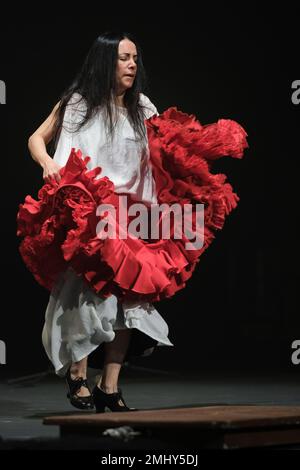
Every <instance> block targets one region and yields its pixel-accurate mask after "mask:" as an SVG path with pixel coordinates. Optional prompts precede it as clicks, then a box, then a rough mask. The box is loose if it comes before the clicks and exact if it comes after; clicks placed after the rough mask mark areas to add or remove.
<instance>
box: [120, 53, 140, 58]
mask: <svg viewBox="0 0 300 470" xmlns="http://www.w3.org/2000/svg"><path fill="white" fill-rule="evenodd" d="M119 55H130V53H129V52H120V53H119ZM137 56H138V55H137V54H134V55H133V57H137Z"/></svg>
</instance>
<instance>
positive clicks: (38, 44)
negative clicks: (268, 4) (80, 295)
mask: <svg viewBox="0 0 300 470" xmlns="http://www.w3.org/2000/svg"><path fill="white" fill-rule="evenodd" d="M204 5H205V4H204V3H201V2H200V3H199V4H198V7H199V9H198V11H197V12H196V11H195V8H196V7H193V6H190V7H189V8H177V9H176V8H175V7H174V6H173V7H172V8H170V9H169V14H164V15H163V14H162V13H161V12H160V10H159V8H158V5H157V4H156V5H155V4H151V3H150V4H147V5H144V12H140V13H139V14H137V7H133V6H130V5H129V4H128V5H127V6H126V5H125V6H123V10H120V8H122V7H119V6H117V5H115V6H113V7H112V8H111V10H110V11H108V9H106V10H103V9H99V11H96V10H91V11H78V10H77V9H76V11H74V12H72V11H69V13H68V15H66V16H64V15H63V14H62V13H60V12H54V11H51V13H49V12H48V11H45V12H42V11H39V16H38V17H35V16H32V15H31V14H29V12H25V13H24V14H23V13H21V12H19V13H18V15H16V16H13V15H11V16H9V17H7V18H5V20H4V19H3V28H2V30H1V68H0V79H1V80H4V81H5V83H6V88H7V98H6V101H7V102H6V104H5V105H1V106H0V118H1V127H0V132H1V136H2V138H1V147H2V160H3V162H2V175H1V190H2V205H1V207H2V236H3V241H2V263H1V265H2V273H3V277H2V281H1V285H2V289H1V309H0V311H1V315H0V340H2V341H5V343H6V348H7V364H6V365H1V366H0V372H1V373H3V374H10V373H11V374H16V373H27V372H36V371H40V370H43V369H45V368H46V367H48V365H49V363H48V360H47V358H46V356H45V353H44V351H43V348H42V344H41V337H40V335H41V329H42V326H43V317H44V312H45V308H46V304H47V301H48V295H49V294H48V292H47V291H45V290H44V289H43V288H41V287H40V286H39V285H38V284H37V283H36V282H35V280H34V279H33V277H32V275H31V274H30V273H29V272H28V271H27V269H26V267H25V266H24V264H23V262H22V260H21V258H20V255H19V253H18V244H19V240H17V238H16V235H15V233H16V223H15V218H16V212H17V209H18V204H20V203H21V202H23V200H24V197H25V196H26V195H27V194H31V195H33V196H34V197H35V196H36V194H37V190H38V189H39V187H40V186H41V184H42V172H41V169H40V168H39V167H38V166H37V164H36V163H35V162H34V161H33V160H32V159H31V157H30V155H29V152H28V149H27V139H28V137H29V135H30V134H31V133H32V132H33V131H34V130H35V129H36V127H37V126H38V125H39V124H40V123H41V122H42V121H43V120H44V119H45V117H46V116H47V115H48V114H49V112H50V110H51V109H52V107H53V105H54V104H55V103H56V102H57V100H58V97H59V94H60V93H61V91H62V90H63V89H64V88H65V87H66V86H67V85H68V84H69V82H70V80H71V79H72V78H73V76H74V74H75V72H76V71H77V69H78V67H79V66H80V64H81V63H82V60H83V58H84V56H85V54H86V52H87V50H88V49H89V47H90V45H91V43H92V41H93V40H94V39H95V38H96V37H97V35H98V34H99V33H100V32H103V31H105V30H107V29H121V30H128V31H130V32H132V33H133V34H135V35H136V37H137V38H138V40H139V42H140V44H141V46H142V49H143V58H144V63H145V66H146V70H147V72H148V76H149V87H148V90H147V94H148V95H149V97H150V98H151V100H152V101H153V102H154V103H155V104H156V106H157V108H158V109H159V111H160V112H162V111H163V110H164V109H166V108H168V107H169V106H174V105H175V106H177V107H178V108H179V109H181V110H183V111H185V112H188V113H193V114H195V115H196V116H197V118H198V119H199V120H200V121H201V122H202V123H210V122H215V121H216V120H217V119H219V118H231V119H234V120H237V121H238V122H239V123H240V124H242V125H243V126H244V127H245V129H246V130H247V132H248V135H249V137H248V139H249V145H250V148H249V149H248V150H247V151H246V153H245V157H244V159H242V160H233V159H229V158H228V159H226V158H224V159H223V160H220V161H219V162H218V163H217V164H216V166H215V171H220V172H225V173H226V174H227V175H228V180H229V182H230V183H231V184H232V185H233V187H234V189H235V191H236V192H237V193H238V195H239V196H240V202H239V205H238V208H237V209H236V210H234V211H233V212H232V213H231V215H230V216H229V218H228V219H227V221H226V223H225V226H224V229H223V230H222V231H221V232H220V233H218V234H217V237H216V239H215V240H214V242H213V243H212V245H211V246H210V247H209V249H208V250H207V251H206V252H205V253H204V255H203V256H202V258H201V261H200V263H199V265H198V267H197V269H196V272H195V273H194V275H193V278H192V279H191V280H190V281H189V282H188V284H187V287H186V288H185V289H184V290H182V291H181V292H179V293H178V294H177V295H176V296H175V297H174V298H172V299H170V300H168V301H163V302H161V303H159V304H156V307H157V309H158V310H159V312H160V313H161V314H162V316H163V317H164V318H165V319H166V321H167V322H168V324H169V328H170V339H171V341H172V342H173V343H174V344H175V347H174V348H165V349H164V348H161V349H159V350H158V351H157V352H155V354H154V355H153V356H151V357H149V358H146V359H143V360H138V361H137V363H138V364H141V365H145V366H149V367H160V368H163V369H166V370H167V369H170V368H171V369H175V368H189V369H194V370H198V371H201V370H215V369H222V370H228V371H230V370H237V371H242V370H247V369H248V370H249V369H253V370H258V369H263V370H265V369H266V370H270V369H275V370H283V371H295V370H296V369H297V368H298V369H299V368H300V365H298V366H296V365H293V364H292V362H291V353H292V349H291V343H292V341H293V340H295V339H300V315H299V306H298V305H299V304H298V283H297V273H298V266H297V259H296V256H297V254H298V253H297V232H296V224H297V218H298V209H297V203H298V200H297V183H298V181H297V180H298V177H297V171H296V165H297V159H298V158H299V143H298V132H299V131H298V129H297V124H298V123H299V113H300V105H298V106H297V105H295V104H293V103H292V101H291V94H292V90H291V83H292V81H293V80H296V79H297V78H298V79H299V78H300V77H299V75H297V73H298V72H297V70H296V68H297V61H298V59H297V43H296V37H297V34H296V33H297V14H296V12H295V10H294V7H293V6H290V7H289V6H287V7H286V10H285V11H284V12H283V11H282V10H277V11H276V12H275V11H274V10H273V9H270V10H268V11H262V9H261V8H260V7H259V6H258V5H256V6H253V3H251V4H250V2H249V3H248V4H247V3H246V4H243V7H241V6H240V7H239V8H235V7H233V5H229V6H228V5H227V6H226V7H225V6H223V7H222V8H221V7H220V6H218V5H215V6H211V7H207V5H206V6H205V7H204ZM90 8H92V7H90ZM93 8H94V7H93ZM81 9H82V6H81ZM53 10H54V8H53ZM298 55H299V51H298Z"/></svg>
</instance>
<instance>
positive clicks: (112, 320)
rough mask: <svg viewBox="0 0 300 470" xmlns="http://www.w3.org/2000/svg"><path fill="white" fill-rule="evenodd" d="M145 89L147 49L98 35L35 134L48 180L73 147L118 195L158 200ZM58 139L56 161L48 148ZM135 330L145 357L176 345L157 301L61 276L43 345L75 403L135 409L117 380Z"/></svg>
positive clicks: (34, 151) (120, 37)
mask: <svg viewBox="0 0 300 470" xmlns="http://www.w3.org/2000/svg"><path fill="white" fill-rule="evenodd" d="M143 86H144V70H143V64H142V58H141V53H140V50H139V48H138V46H137V44H136V43H135V41H134V40H133V39H132V37H131V35H129V34H113V33H105V34H102V35H101V36H99V37H98V38H97V39H96V41H95V42H94V44H93V46H92V48H91V49H90V51H89V53H88V55H87V58H86V60H85V63H84V64H83V67H82V69H81V71H80V73H79V75H78V76H77V78H76V79H75V81H74V82H73V84H72V86H71V87H70V88H69V89H68V90H67V91H66V92H65V94H64V95H63V97H62V99H61V101H60V103H58V104H57V105H56V106H55V107H54V109H53V111H52V113H51V114H50V116H49V117H48V118H47V119H46V120H45V122H43V124H42V125H41V126H40V127H39V128H38V129H37V130H36V131H35V132H34V133H33V134H32V135H31V137H30V138H29V150H30V153H31V155H32V157H33V159H34V160H35V161H37V162H38V163H39V165H41V167H42V169H43V178H44V181H45V182H49V181H50V180H51V179H52V178H54V179H56V181H58V182H59V181H60V179H61V175H60V169H61V168H62V167H63V166H64V165H65V164H66V161H67V158H68V156H69V153H70V150H71V148H72V147H77V148H80V149H81V151H82V152H83V154H84V155H89V156H90V157H91V161H90V168H93V167H97V166H100V167H101V168H102V174H101V176H103V175H106V176H108V177H109V179H110V180H111V181H112V182H113V183H114V185H115V192H116V193H122V194H130V195H131V196H132V197H133V198H134V199H136V200H138V201H142V202H145V203H146V204H151V203H152V202H153V203H155V202H156V196H155V186H154V181H153V178H152V174H151V168H150V166H149V165H148V164H147V160H148V146H147V137H146V133H145V126H144V119H147V118H149V117H151V116H152V115H153V114H155V113H157V110H156V108H155V106H154V105H153V104H152V103H151V102H150V100H149V99H148V98H147V97H146V96H145V95H143V94H142V93H141V90H142V89H143ZM58 135H59V138H58V139H57V136H58ZM55 137H56V140H58V142H57V146H56V151H55V154H54V157H53V159H52V158H51V157H50V155H49V154H48V153H47V150H46V145H47V144H48V143H49V142H50V141H51V140H53V139H55ZM150 313H151V314H150ZM133 328H135V332H134V338H133V339H132V341H133V344H132V345H131V350H132V352H134V350H135V349H136V348H135V346H134V344H136V345H137V344H139V345H140V346H139V354H142V355H147V354H149V353H151V352H152V350H153V346H155V345H167V346H172V343H171V342H170V340H169V339H168V326H167V324H166V323H165V321H164V320H163V318H162V317H161V316H160V315H159V313H158V312H157V311H156V310H155V309H154V307H153V306H152V305H151V304H149V303H147V302H145V303H144V304H143V303H139V304H134V303H131V302H125V303H123V304H121V303H120V302H118V300H117V298H116V296H114V295H112V296H110V297H109V298H107V299H101V298H100V297H99V296H97V295H96V294H95V293H94V292H92V290H91V289H89V287H88V286H87V285H86V284H85V283H84V281H83V280H82V279H80V278H78V276H76V274H75V273H74V272H73V271H72V270H68V271H67V272H65V273H63V275H62V277H61V278H60V279H59V281H58V282H57V284H56V285H55V287H54V288H53V290H52V292H51V296H50V301H49V304H48V307H47V311H46V320H45V326H44V330H43V344H44V347H45V349H46V352H47V354H48V357H49V358H50V360H51V361H52V363H53V365H54V367H55V370H56V372H57V373H58V374H59V375H65V374H66V379H67V382H68V385H69V398H70V400H71V403H72V405H74V406H75V407H78V408H85V409H91V408H93V401H94V402H95V405H96V409H97V411H98V412H99V411H103V410H104V406H105V405H107V406H108V407H110V409H111V410H112V411H128V410H129V408H128V407H127V405H126V404H125V402H124V399H123V398H122V393H121V390H120V389H119V388H118V378H119V373H120V369H121V366H122V364H123V362H124V359H125V357H126V352H127V351H128V348H129V345H130V341H131V337H132V329H133ZM98 346H101V348H102V349H103V348H104V349H105V350H104V352H105V355H104V357H103V352H102V361H100V358H101V356H100V355H99V354H98V357H99V362H98V367H99V368H101V366H102V368H103V373H102V376H101V378H100V381H99V383H98V384H97V386H96V387H95V389H94V391H93V396H94V400H93V398H92V395H91V393H90V390H89V388H88V384H87V382H86V374H87V357H88V356H89V354H90V353H91V352H92V351H95V350H96V349H97V348H98ZM143 348H144V350H143ZM98 352H99V351H98ZM96 357H97V356H96ZM100 362H102V364H101V363H100Z"/></svg>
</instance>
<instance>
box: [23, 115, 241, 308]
mask: <svg viewBox="0 0 300 470" xmlns="http://www.w3.org/2000/svg"><path fill="white" fill-rule="evenodd" d="M146 126H147V132H148V142H149V149H150V160H151V165H152V172H153V177H154V180H155V185H156V193H157V200H158V203H159V204H163V203H165V204H167V205H168V206H170V205H172V204H175V203H177V204H180V206H181V207H183V205H184V204H191V207H192V210H191V212H190V214H189V215H188V217H189V219H190V223H191V227H193V229H194V230H197V225H196V204H204V244H203V246H202V247H201V248H199V249H187V245H186V244H187V243H188V242H190V240H189V239H187V237H186V235H185V233H183V231H182V232H181V233H180V234H179V236H178V229H176V230H177V234H176V236H175V232H176V230H175V228H174V225H172V226H171V236H170V238H169V239H163V238H162V237H161V238H159V239H158V240H151V239H143V238H136V237H132V236H130V233H129V234H128V237H127V238H126V239H122V238H120V237H118V236H117V238H110V237H108V238H106V239H101V238H100V237H99V236H97V234H96V227H97V223H98V222H99V216H97V214H96V210H97V207H98V206H99V205H100V204H110V205H113V206H114V207H115V208H116V214H118V211H119V209H120V204H121V202H120V198H119V195H118V194H116V193H115V192H114V185H113V183H112V182H111V181H110V180H109V179H108V178H107V177H103V178H97V177H98V176H99V175H100V174H101V168H94V169H93V170H91V171H88V170H87V168H86V165H87V163H88V161H89V157H85V158H83V157H82V154H81V151H80V150H77V151H75V149H72V151H71V154H70V156H69V159H68V161H67V164H66V165H65V167H64V168H62V169H61V170H60V173H61V176H62V178H61V181H60V182H59V183H57V182H56V181H54V180H53V181H52V182H51V183H47V184H45V185H44V186H43V187H42V188H41V190H40V191H39V193H38V200H35V199H33V198H32V197H31V196H27V197H26V198H25V202H24V204H22V205H20V208H19V212H18V217H17V219H18V232H17V234H18V235H19V236H21V237H24V238H23V240H22V242H21V244H20V252H21V255H22V257H23V260H24V262H25V263H26V265H27V267H28V268H29V270H30V271H31V272H32V273H33V275H34V277H35V278H36V280H37V281H38V282H39V283H40V284H41V285H42V286H44V287H46V288H47V289H49V290H51V289H52V287H53V286H54V284H55V282H56V280H57V278H58V275H59V273H61V272H62V271H64V270H66V269H67V268H68V267H71V268H73V270H74V271H75V272H76V273H77V274H78V275H80V276H83V277H84V278H85V280H86V281H87V282H88V284H89V285H90V286H91V288H92V289H93V290H94V291H95V292H96V293H97V294H99V295H101V296H102V297H108V296H110V295H111V294H114V295H116V296H117V297H118V298H120V299H129V300H142V301H148V302H153V301H158V300H161V299H164V298H168V297H171V296H173V295H174V294H175V293H176V292H177V291H178V290H180V289H182V288H183V287H184V286H185V283H186V281H187V280H188V279H189V278H190V277H191V275H192V273H193V271H194V269H195V266H196V264H197V263H198V261H199V259H200V256H201V254H202V253H203V252H204V251H205V250H206V249H207V247H208V246H209V245H210V243H211V242H212V240H213V239H214V237H215V232H216V230H220V229H222V227H223V225H224V221H225V218H226V216H227V215H228V214H229V213H230V212H231V210H232V209H234V208H235V207H236V206H237V202H238V200H239V198H238V196H237V194H235V193H234V192H233V189H232V186H231V185H230V184H229V183H227V182H226V179H227V178H226V176H225V175H224V174H212V173H211V172H210V170H211V167H212V164H213V161H214V160H216V159H217V158H220V157H221V156H225V155H228V156H231V157H234V158H241V157H242V155H243V150H244V149H245V148H246V147H247V146H248V145H247V141H246V136H247V134H246V132H245V131H244V129H243V128H242V127H241V126H240V125H239V124H237V123H236V122H235V121H232V120H229V119H226V120H225V119H220V120H219V121H218V122H217V123H214V124H210V125H206V126H202V125H201V124H200V123H199V122H198V121H197V120H196V118H195V117H194V116H192V115H190V116H189V115H187V114H184V113H182V112H180V111H178V110H177V109H176V108H170V109H168V110H167V111H165V112H164V113H163V114H161V115H159V116H153V117H152V118H150V119H149V120H147V121H146ZM127 196H128V208H129V207H130V206H131V204H134V203H136V201H133V200H132V199H131V198H130V196H129V195H127ZM116 217H118V216H116ZM129 220H130V218H129ZM129 220H128V222H129ZM160 224H161V221H160ZM119 229H120V226H119V220H118V218H117V233H119ZM144 238H145V237H144Z"/></svg>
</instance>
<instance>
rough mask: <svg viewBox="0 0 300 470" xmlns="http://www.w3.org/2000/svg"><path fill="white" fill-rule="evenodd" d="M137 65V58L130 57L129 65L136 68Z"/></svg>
mask: <svg viewBox="0 0 300 470" xmlns="http://www.w3.org/2000/svg"><path fill="white" fill-rule="evenodd" d="M136 66H137V64H136V62H135V60H134V59H133V58H132V59H130V63H129V67H131V68H136Z"/></svg>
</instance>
